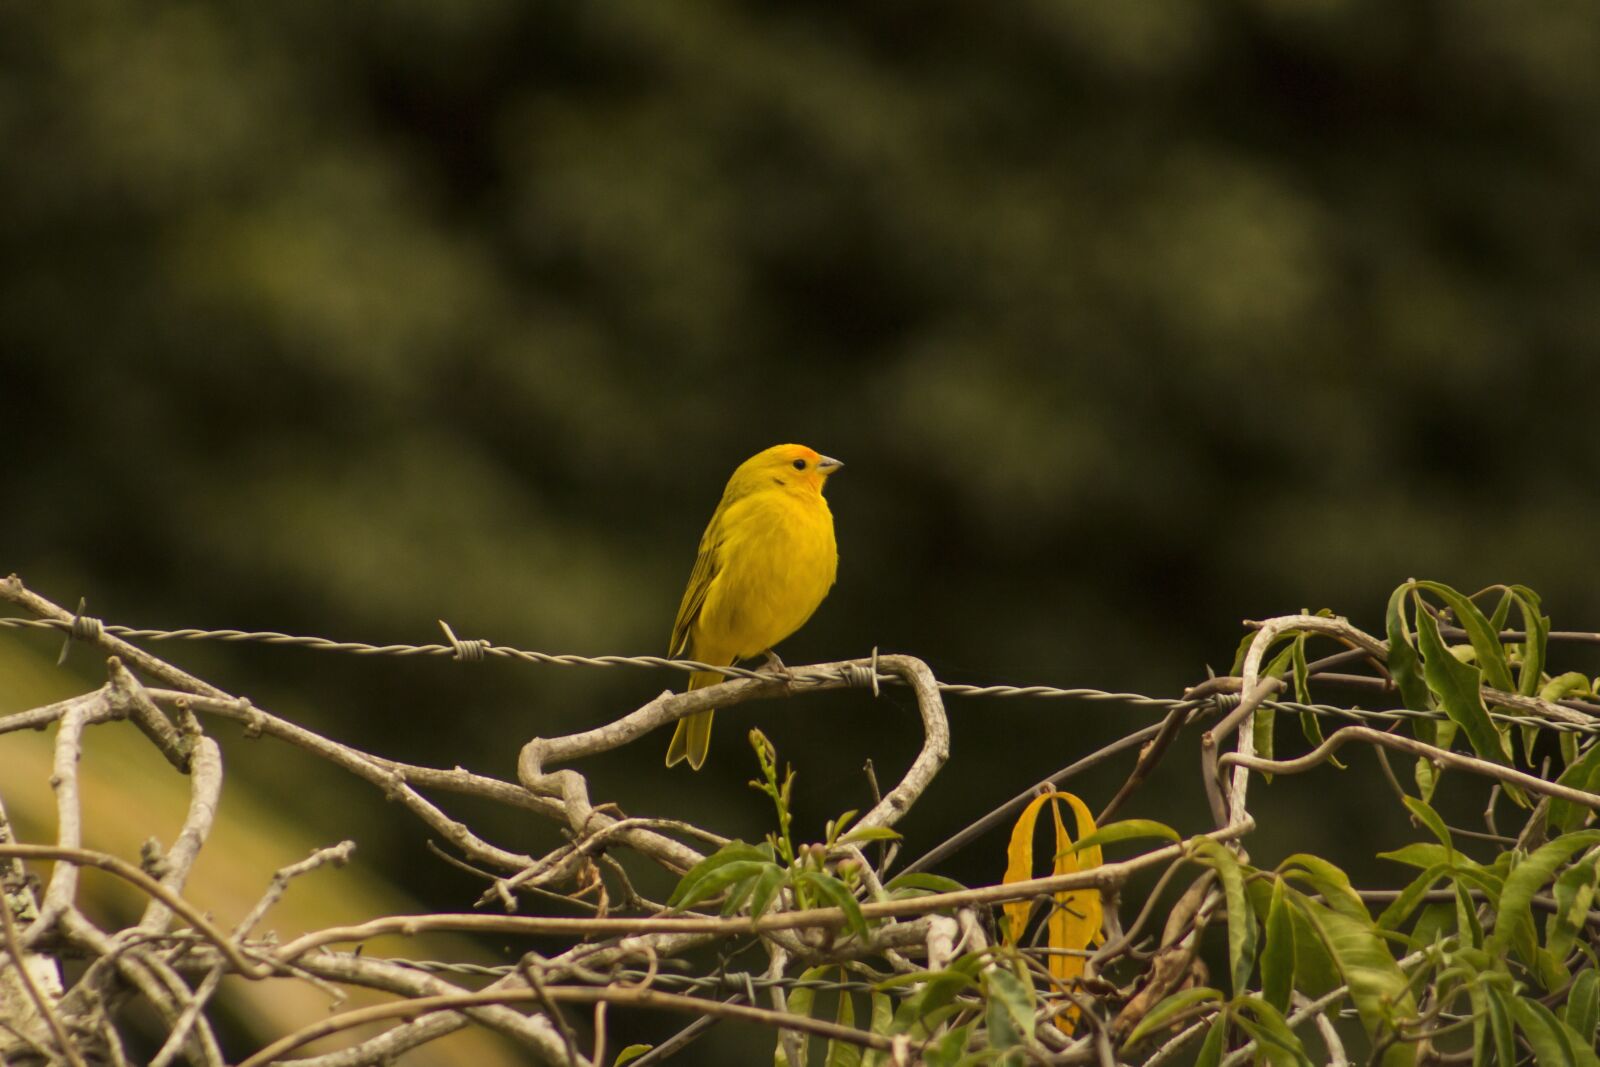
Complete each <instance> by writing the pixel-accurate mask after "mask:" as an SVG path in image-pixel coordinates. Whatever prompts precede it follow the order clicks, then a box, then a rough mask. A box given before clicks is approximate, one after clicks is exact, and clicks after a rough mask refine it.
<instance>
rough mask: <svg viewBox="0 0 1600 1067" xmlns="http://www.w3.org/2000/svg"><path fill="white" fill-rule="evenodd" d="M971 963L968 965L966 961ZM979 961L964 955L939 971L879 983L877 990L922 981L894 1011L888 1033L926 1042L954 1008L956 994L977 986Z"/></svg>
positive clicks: (896, 977) (897, 977)
mask: <svg viewBox="0 0 1600 1067" xmlns="http://www.w3.org/2000/svg"><path fill="white" fill-rule="evenodd" d="M969 959H970V960H971V961H972V962H971V963H970V964H968V963H967V961H968V960H969ZM978 964H979V961H978V960H977V959H976V958H975V956H963V957H962V958H961V959H960V960H957V961H956V962H955V963H953V964H951V965H950V966H949V967H947V968H946V969H944V970H942V971H922V972H920V973H918V974H915V975H896V976H895V977H894V978H891V979H889V980H888V981H886V982H880V983H879V987H880V988H887V987H891V986H895V985H904V984H909V983H910V982H921V983H922V987H921V988H920V989H918V990H917V991H916V992H915V993H913V994H912V995H911V996H909V997H907V998H906V999H905V1000H904V1001H902V1002H901V1003H900V1007H899V1008H897V1009H896V1010H895V1013H894V1021H893V1022H892V1023H891V1024H890V1026H889V1031H890V1033H891V1034H909V1035H910V1036H911V1037H913V1038H915V1039H917V1040H925V1039H926V1038H927V1037H928V1035H929V1034H931V1033H932V1032H933V1028H934V1027H936V1026H938V1025H939V1024H940V1023H941V1022H943V1021H944V1020H945V1019H946V1018H947V1017H948V1016H949V1015H950V1013H951V1012H953V1011H954V1010H955V1006H954V1005H953V1004H952V1003H951V1002H952V1001H954V1000H955V998H956V997H957V995H959V994H960V993H962V992H964V991H965V990H967V989H970V988H972V987H974V986H976V985H977V984H978V983H977V979H976V978H975V977H974V973H975V972H976V970H977V967H978Z"/></svg>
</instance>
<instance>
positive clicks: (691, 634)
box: [667, 445, 844, 770]
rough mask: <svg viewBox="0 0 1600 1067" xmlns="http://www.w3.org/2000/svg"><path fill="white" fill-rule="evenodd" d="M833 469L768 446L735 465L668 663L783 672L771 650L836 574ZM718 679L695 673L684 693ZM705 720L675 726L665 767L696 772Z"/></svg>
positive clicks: (833, 463)
mask: <svg viewBox="0 0 1600 1067" xmlns="http://www.w3.org/2000/svg"><path fill="white" fill-rule="evenodd" d="M842 466H844V464H842V463H840V462H839V461H838V460H836V459H829V458H828V457H827V456H823V455H819V454H818V453H817V452H816V451H814V450H813V449H809V448H807V447H806V446H804V445H774V446H773V447H772V448H769V449H767V450H766V451H765V452H758V453H756V454H755V455H754V456H751V457H750V458H749V459H747V460H745V461H744V462H743V463H741V464H739V469H738V470H736V471H734V472H733V477H732V478H729V479H728V487H727V488H726V489H724V490H723V491H722V502H721V503H719V504H718V505H717V510H716V511H715V512H713V513H712V515H711V522H710V523H709V524H708V525H707V526H706V532H705V533H704V534H703V535H702V536H701V538H700V555H699V557H698V558H696V559H695V561H694V572H693V573H692V574H690V575H689V588H687V589H685V590H684V592H683V603H682V604H680V605H679V606H678V618H677V621H675V622H674V623H673V624H672V640H671V642H670V643H669V645H668V646H667V654H668V655H670V656H675V657H679V658H683V659H694V660H699V661H700V662H701V663H711V664H715V665H716V666H719V667H721V666H724V665H726V664H731V663H733V662H735V661H736V660H741V659H747V658H749V657H751V656H758V655H760V654H761V653H763V652H765V653H766V654H767V656H768V658H769V659H770V660H771V661H772V662H773V663H775V664H776V665H777V666H779V667H782V665H783V664H782V661H781V660H779V659H778V658H777V655H776V654H775V653H773V651H772V646H773V645H776V644H777V643H778V642H779V641H782V640H783V639H784V638H785V637H788V636H789V635H790V634H792V633H794V632H795V631H796V630H798V629H800V627H801V626H802V625H803V624H804V623H805V621H806V620H807V619H809V618H810V617H811V613H812V612H814V611H816V610H817V605H818V604H821V603H822V598H823V597H825V596H827V595H828V590H829V589H830V588H831V587H832V586H833V579H834V575H835V574H836V573H837V571H838V569H839V550H838V547H837V546H836V545H835V544H834V540H833V513H832V512H831V511H829V510H828V502H827V501H826V500H824V499H823V498H822V487H823V485H824V484H825V483H826V482H827V480H828V476H829V475H830V474H832V473H833V472H834V471H836V470H838V469H839V468H840V467H842ZM722 677H723V676H722V675H721V674H718V673H716V672H714V671H696V672H694V673H693V674H691V675H689V688H690V689H691V690H693V689H703V688H705V687H706V686H708V685H715V684H716V683H717V682H720V681H722ZM711 715H712V713H711V712H709V711H702V712H699V713H698V714H695V715H691V716H689V717H688V718H687V719H680V720H678V728H677V730H676V731H675V732H674V733H673V735H672V744H671V745H670V746H669V747H668V748H667V766H668V767H670V766H672V765H673V764H674V763H677V762H678V761H679V760H684V759H687V760H688V761H689V766H691V767H693V768H694V769H695V770H699V769H700V765H701V764H702V763H704V762H705V761H706V749H707V748H708V747H709V746H710V744H711Z"/></svg>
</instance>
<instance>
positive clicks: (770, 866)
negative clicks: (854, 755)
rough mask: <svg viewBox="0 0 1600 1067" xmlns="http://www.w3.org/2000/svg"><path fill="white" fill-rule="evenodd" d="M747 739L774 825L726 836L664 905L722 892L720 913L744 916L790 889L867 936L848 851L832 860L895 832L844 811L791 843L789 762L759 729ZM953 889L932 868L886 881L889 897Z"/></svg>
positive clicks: (756, 784)
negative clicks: (861, 822)
mask: <svg viewBox="0 0 1600 1067" xmlns="http://www.w3.org/2000/svg"><path fill="white" fill-rule="evenodd" d="M750 745H751V747H752V748H754V749H755V752H756V760H757V762H758V763H759V764H760V765H761V780H759V781H752V782H751V783H750V785H751V786H752V787H753V788H755V789H756V790H758V791H760V792H762V793H765V794H766V795H767V796H768V797H769V798H770V799H771V800H772V804H773V807H774V808H775V809H776V812H777V818H778V829H777V830H775V831H773V832H772V833H769V834H768V835H767V839H766V840H765V841H763V842H762V843H761V844H759V845H752V844H749V843H747V842H744V841H730V842H729V843H728V844H726V845H724V846H723V847H722V848H720V849H718V850H717V851H716V852H713V853H712V854H711V855H709V856H707V857H706V858H705V859H703V860H701V861H700V862H699V863H698V864H696V865H695V866H694V867H693V868H691V869H690V870H689V872H688V873H687V874H685V875H684V876H683V878H682V880H681V881H679V883H678V886H677V888H676V889H675V890H673V893H672V896H671V897H670V898H669V899H668V901H667V903H668V905H669V906H671V907H674V908H690V907H693V906H694V905H696V904H699V903H701V902H703V901H706V900H710V899H712V898H713V897H716V896H718V895H719V894H721V895H722V897H723V900H722V914H724V915H736V914H739V913H741V912H746V911H748V914H749V915H750V917H751V918H753V919H754V918H759V917H760V916H762V915H764V914H766V912H767V909H768V908H770V907H772V905H773V903H774V902H776V901H778V900H779V899H780V895H781V894H782V893H784V892H787V893H788V894H789V897H790V899H791V900H792V901H793V903H794V906H795V907H797V908H813V907H834V908H839V909H841V910H842V911H843V912H844V914H845V920H846V924H847V926H848V928H849V929H850V930H851V931H852V932H853V933H855V934H857V935H859V936H862V937H865V936H866V935H867V932H868V930H867V920H866V919H865V917H863V915H862V914H861V904H860V902H859V901H858V900H857V899H856V890H857V888H858V886H859V885H860V881H861V874H860V869H859V867H858V865H857V864H856V863H855V862H854V860H853V859H851V858H848V857H846V858H843V859H838V860H835V859H834V858H833V857H834V856H835V855H836V854H837V852H838V851H839V849H840V846H844V845H860V844H865V843H867V842H871V841H885V840H894V839H897V838H898V837H899V836H900V835H899V834H897V833H895V832H894V831H893V830H889V829H886V828H883V827H860V828H857V829H855V830H850V829H849V825H850V823H851V821H852V820H853V819H854V818H855V817H856V814H857V813H856V812H854V811H848V812H845V813H844V814H843V815H841V816H839V817H838V818H837V819H832V820H830V821H829V822H828V825H827V827H826V831H825V833H824V838H823V841H822V842H820V843H816V844H804V845H800V846H799V847H796V845H795V843H794V837H793V833H792V831H791V825H792V822H793V816H792V814H791V813H790V797H791V795H792V791H793V788H794V769H793V768H791V767H787V766H786V767H785V768H784V770H783V773H782V775H780V774H779V772H778V756H777V751H776V750H775V749H774V748H773V746H772V742H771V741H769V740H767V737H766V735H765V734H763V733H762V732H761V731H760V730H751V731H750ZM951 887H954V888H960V887H959V885H958V884H957V883H955V882H952V881H951V880H949V879H948V878H939V877H937V876H934V875H911V876H907V877H906V878H905V879H902V880H900V881H898V882H895V883H891V885H890V886H886V887H885V889H886V890H888V891H889V894H890V897H891V898H892V897H894V896H900V895H908V894H915V893H925V892H938V891H940V890H944V889H948V888H951Z"/></svg>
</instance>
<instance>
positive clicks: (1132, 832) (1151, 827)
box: [1064, 819, 1183, 852]
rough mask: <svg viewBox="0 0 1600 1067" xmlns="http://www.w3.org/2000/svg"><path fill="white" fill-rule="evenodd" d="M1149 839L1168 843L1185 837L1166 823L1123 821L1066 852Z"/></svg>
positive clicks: (1079, 842)
mask: <svg viewBox="0 0 1600 1067" xmlns="http://www.w3.org/2000/svg"><path fill="white" fill-rule="evenodd" d="M1147 837H1159V838H1161V839H1163V840H1166V841H1182V840H1183V835H1182V834H1180V833H1178V831H1176V830H1174V829H1173V828H1172V827H1170V826H1168V825H1167V824H1166V823H1162V822H1156V821H1155V820H1154V819H1123V820H1122V821H1120V822H1112V823H1107V824H1106V825H1104V826H1102V827H1100V829H1098V830H1096V831H1095V832H1094V833H1092V834H1089V835H1087V836H1086V837H1084V838H1083V839H1081V840H1079V841H1074V842H1073V843H1072V845H1071V847H1070V848H1067V849H1065V850H1064V851H1066V852H1078V851H1081V850H1083V849H1086V848H1093V847H1095V846H1097V845H1112V844H1116V843H1117V842H1118V841H1133V840H1136V839H1138V838H1147Z"/></svg>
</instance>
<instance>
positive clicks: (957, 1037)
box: [922, 1025, 972, 1067]
mask: <svg viewBox="0 0 1600 1067" xmlns="http://www.w3.org/2000/svg"><path fill="white" fill-rule="evenodd" d="M971 1029H972V1028H971V1026H970V1025H968V1026H958V1027H956V1028H955V1029H954V1030H951V1031H950V1032H949V1033H947V1034H945V1035H944V1036H943V1037H941V1038H939V1040H937V1041H935V1042H934V1043H933V1044H931V1045H929V1046H928V1047H927V1048H925V1049H923V1050H922V1062H923V1063H925V1064H926V1065H927V1067H959V1065H960V1063H961V1054H962V1053H963V1052H965V1051H967V1041H968V1039H969V1037H970V1036H971Z"/></svg>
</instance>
